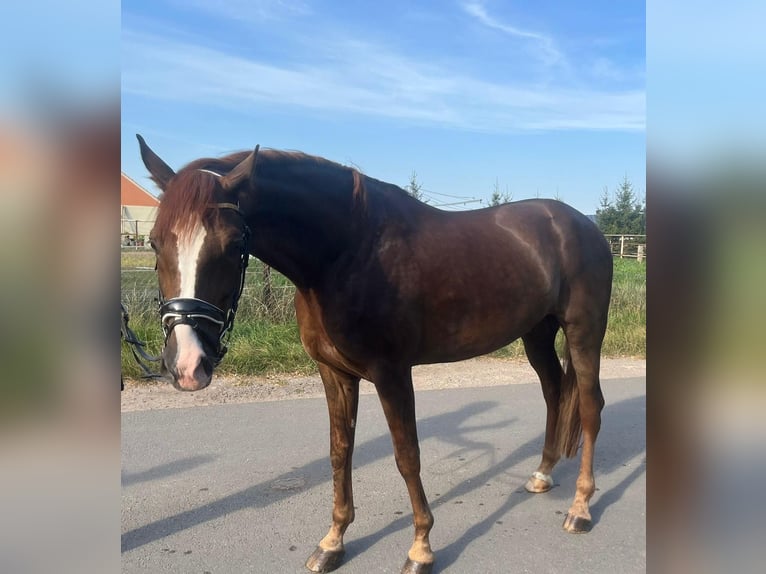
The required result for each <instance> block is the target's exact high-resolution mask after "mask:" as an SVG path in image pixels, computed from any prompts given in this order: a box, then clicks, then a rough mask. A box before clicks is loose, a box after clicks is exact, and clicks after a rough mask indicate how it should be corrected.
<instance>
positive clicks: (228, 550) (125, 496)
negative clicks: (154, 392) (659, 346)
mask: <svg viewBox="0 0 766 574" xmlns="http://www.w3.org/2000/svg"><path fill="white" fill-rule="evenodd" d="M362 384H369V383H365V382H362ZM602 385H603V389H604V395H605V398H606V401H607V405H606V408H605V410H604V413H603V423H602V427H601V434H600V435H599V440H598V443H597V445H596V466H595V473H596V484H597V487H598V491H597V492H596V494H595V495H594V497H593V500H592V502H591V513H592V515H593V519H594V528H593V531H592V532H590V533H589V534H585V535H572V534H568V533H566V532H564V531H563V529H562V528H561V523H562V521H563V518H564V515H565V514H566V511H567V509H568V507H569V505H570V503H571V499H572V497H573V495H574V489H575V480H576V476H577V471H578V467H579V462H578V460H576V459H572V460H564V461H561V462H560V463H559V464H558V466H557V467H556V469H555V470H554V480H555V483H556V486H555V487H554V488H553V489H552V490H551V491H550V492H548V493H546V494H541V495H531V494H528V493H527V492H526V491H524V489H523V485H524V482H525V481H526V479H527V477H528V476H529V474H530V473H531V472H532V471H533V470H535V467H536V465H537V463H538V460H539V456H540V451H541V448H542V442H543V429H544V421H545V408H544V403H543V399H542V394H541V392H540V388H539V386H538V385H536V384H518V385H509V386H497V387H487V388H471V389H450V390H434V391H422V392H419V393H418V394H417V399H416V400H417V411H418V421H419V425H418V432H419V435H420V444H421V457H422V466H423V472H422V477H423V483H424V486H425V489H426V493H427V494H428V497H429V500H430V502H431V509H432V511H433V513H434V517H435V521H436V522H435V526H434V529H433V531H432V533H431V543H432V546H433V549H434V551H435V552H436V567H435V568H434V572H443V573H484V572H501V573H516V572H519V573H521V572H530V573H534V574H543V573H557V572H561V573H566V574H572V573H573V572H590V573H604V574H617V573H621V572H625V573H633V572H645V571H646V551H645V549H646V527H645V510H646V504H645V500H646V432H645V431H646V424H645V419H646V381H645V378H630V379H615V380H606V381H603V383H602ZM202 392H204V391H202ZM358 419H359V420H358V425H357V439H356V450H355V453H354V468H355V471H354V498H355V500H354V502H355V505H356V508H357V511H356V521H355V522H354V523H353V524H352V525H351V526H350V527H349V530H348V532H347V534H346V558H345V562H344V564H343V565H342V566H341V567H340V568H339V569H338V570H337V572H339V573H340V574H343V573H357V572H362V573H365V574H377V573H387V572H391V573H394V574H396V573H398V572H399V570H400V568H401V566H402V564H403V563H404V560H405V557H406V552H407V549H408V548H409V546H410V543H411V539H412V534H413V529H412V518H411V510H410V504H409V499H408V497H407V494H406V489H405V486H404V481H403V480H402V479H401V477H400V476H399V473H398V471H397V470H396V465H395V463H394V460H393V454H392V446H391V440H390V438H389V435H388V430H387V427H386V424H385V420H384V418H383V414H382V412H381V408H380V404H379V402H378V399H377V397H376V396H375V395H363V396H362V397H361V398H360V405H359V417H358ZM328 428H329V423H328V418H327V410H326V405H325V402H324V399H303V400H287V401H279V402H268V403H250V404H235V405H220V406H208V407H195V408H187V409H165V410H156V411H139V412H130V413H123V415H122V486H123V489H122V571H123V572H152V573H164V572H182V573H185V574H187V573H199V574H204V573H210V574H224V573H244V572H251V573H261V572H263V573H266V572H268V573H275V574H283V573H287V574H289V573H304V572H307V571H306V570H305V569H304V567H303V564H304V562H305V560H306V558H307V557H308V555H309V554H310V553H311V552H312V551H313V549H314V547H315V546H316V543H317V542H318V541H319V540H320V539H321V538H322V537H323V536H324V535H325V533H326V531H327V528H328V527H329V524H330V517H331V505H332V490H331V483H330V463H329V438H328V433H329V431H328Z"/></svg>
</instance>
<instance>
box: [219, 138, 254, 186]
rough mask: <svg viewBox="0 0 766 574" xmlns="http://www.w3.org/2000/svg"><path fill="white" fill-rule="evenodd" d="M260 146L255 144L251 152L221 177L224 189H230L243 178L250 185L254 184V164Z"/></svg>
mask: <svg viewBox="0 0 766 574" xmlns="http://www.w3.org/2000/svg"><path fill="white" fill-rule="evenodd" d="M260 147H261V146H260V145H257V146H255V149H254V150H253V153H251V154H250V155H249V156H247V157H246V158H245V159H243V160H242V161H241V162H239V163H238V164H237V165H236V166H235V167H234V169H232V170H231V171H230V172H229V173H227V174H226V175H225V176H223V177H222V178H221V185H222V186H223V188H224V189H225V190H226V191H231V190H232V189H234V188H236V187H237V186H238V185H239V184H241V183H242V182H243V181H245V180H248V181H249V182H250V186H251V187H252V186H253V184H255V164H256V161H257V159H258V149H259V148H260Z"/></svg>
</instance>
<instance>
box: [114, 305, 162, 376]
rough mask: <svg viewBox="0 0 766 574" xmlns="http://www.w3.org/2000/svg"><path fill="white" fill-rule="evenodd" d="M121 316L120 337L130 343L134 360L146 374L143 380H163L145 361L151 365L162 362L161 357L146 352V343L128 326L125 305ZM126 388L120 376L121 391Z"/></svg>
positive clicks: (128, 318) (121, 308)
mask: <svg viewBox="0 0 766 574" xmlns="http://www.w3.org/2000/svg"><path fill="white" fill-rule="evenodd" d="M120 312H121V313H120V315H121V324H120V335H121V337H122V340H123V341H125V342H126V343H128V345H130V351H131V353H132V354H133V358H134V359H135V360H136V363H138V366H139V367H141V370H142V371H143V372H144V374H143V376H142V377H141V378H142V379H161V378H162V375H160V374H159V373H155V372H154V371H152V370H151V369H150V368H149V367H148V366H147V365H146V363H145V362H144V361H148V362H150V363H158V362H159V361H160V357H155V356H153V355H150V354H149V353H147V352H146V351H145V350H144V347H145V346H146V343H144V342H143V341H142V340H140V339H139V338H138V337H137V336H136V334H135V332H134V331H133V329H131V328H130V326H128V321H129V320H130V317H129V316H128V312H127V310H126V309H125V305H123V304H122V303H120ZM124 388H125V385H124V383H123V382H122V374H120V390H123V389H124Z"/></svg>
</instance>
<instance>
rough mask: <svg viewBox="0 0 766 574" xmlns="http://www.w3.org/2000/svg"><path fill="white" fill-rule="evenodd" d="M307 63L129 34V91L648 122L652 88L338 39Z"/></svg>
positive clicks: (519, 124) (513, 126)
mask: <svg viewBox="0 0 766 574" xmlns="http://www.w3.org/2000/svg"><path fill="white" fill-rule="evenodd" d="M328 42H332V43H330V44H328V46H327V47H326V49H325V50H315V51H314V53H312V54H305V55H304V56H305V57H304V58H301V59H299V61H300V62H301V63H300V64H295V63H293V64H284V65H281V64H274V63H271V62H262V61H258V60H255V59H248V58H244V57H241V56H237V55H232V54H229V53H226V52H224V51H222V50H218V49H213V48H207V47H203V46H200V45H196V44H192V43H189V42H187V41H183V40H174V39H171V38H167V37H160V36H155V35H148V34H141V33H133V32H131V31H130V30H126V31H125V32H124V34H123V50H124V53H123V90H124V92H125V93H126V94H136V95H140V96H142V97H146V98H154V99H163V100H172V101H179V102H189V103H197V104H204V105H209V106H216V107H219V108H225V109H235V110H238V111H240V112H243V113H248V112H249V111H252V110H254V109H258V107H264V106H270V107H272V108H275V109H290V108H301V109H304V110H307V111H314V112H317V113H323V114H325V113H327V112H336V113H339V114H348V113H354V114H364V115H367V116H370V117H385V118H390V119H395V120H401V121H405V122H408V123H416V124H424V125H436V126H442V127H448V128H455V129H467V130H476V131H489V132H500V133H503V132H510V131H519V130H567V129H589V130H621V131H624V130H631V131H632V130H643V129H644V115H645V99H644V94H643V91H638V90H634V91H622V92H614V93H613V92H608V91H599V90H594V89H576V88H552V87H551V86H550V85H547V86H545V87H535V86H517V85H511V84H504V83H495V82H489V81H486V80H480V79H478V78H474V77H471V76H470V75H462V76H461V75H458V74H455V72H454V70H449V69H444V68H443V67H440V66H436V65H433V64H425V63H421V62H418V61H416V60H413V59H410V58H407V57H405V56H402V55H400V54H397V53H396V52H393V51H391V49H390V48H389V47H386V46H379V45H376V44H372V43H369V42H364V41H359V40H349V39H345V40H344V39H333V40H328Z"/></svg>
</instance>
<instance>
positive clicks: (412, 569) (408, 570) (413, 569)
mask: <svg viewBox="0 0 766 574" xmlns="http://www.w3.org/2000/svg"><path fill="white" fill-rule="evenodd" d="M433 567H434V563H433V562H415V561H414V560H410V559H409V558H407V562H405V563H404V566H402V573H401V574H431V571H432V570H433Z"/></svg>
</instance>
